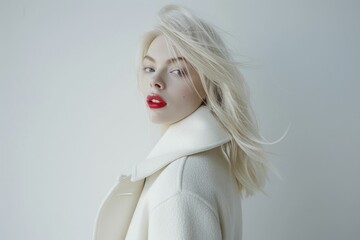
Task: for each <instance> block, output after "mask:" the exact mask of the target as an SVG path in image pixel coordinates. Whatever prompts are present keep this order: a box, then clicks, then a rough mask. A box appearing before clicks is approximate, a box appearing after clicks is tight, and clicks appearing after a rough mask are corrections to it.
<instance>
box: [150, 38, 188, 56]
mask: <svg viewBox="0 0 360 240" xmlns="http://www.w3.org/2000/svg"><path fill="white" fill-rule="evenodd" d="M175 59H178V60H183V61H185V62H186V59H185V58H184V57H183V56H182V55H181V54H180V52H179V51H178V50H177V49H176V48H175V47H174V46H173V45H172V44H171V42H170V40H168V39H167V38H166V37H165V36H163V35H159V36H157V37H156V38H155V39H154V40H153V41H152V42H151V44H150V46H149V48H148V50H147V52H146V55H145V56H144V60H149V61H155V62H167V63H169V62H172V61H175Z"/></svg>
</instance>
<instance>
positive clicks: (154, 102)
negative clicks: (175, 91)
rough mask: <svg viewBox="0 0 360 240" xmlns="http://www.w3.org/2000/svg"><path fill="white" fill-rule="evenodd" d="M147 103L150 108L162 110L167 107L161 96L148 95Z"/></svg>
mask: <svg viewBox="0 0 360 240" xmlns="http://www.w3.org/2000/svg"><path fill="white" fill-rule="evenodd" d="M146 102H147V104H148V106H149V107H150V108H162V107H165V106H166V102H165V101H164V99H162V98H161V97H160V96H159V95H148V96H147V98H146Z"/></svg>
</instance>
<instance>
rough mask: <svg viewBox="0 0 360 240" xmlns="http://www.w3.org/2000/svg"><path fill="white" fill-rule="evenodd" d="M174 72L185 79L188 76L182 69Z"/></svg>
mask: <svg viewBox="0 0 360 240" xmlns="http://www.w3.org/2000/svg"><path fill="white" fill-rule="evenodd" d="M173 72H175V74H176V75H178V76H180V77H183V76H185V75H186V71H184V70H182V69H176V70H174V71H173Z"/></svg>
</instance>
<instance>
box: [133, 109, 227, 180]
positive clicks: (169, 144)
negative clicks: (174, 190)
mask: <svg viewBox="0 0 360 240" xmlns="http://www.w3.org/2000/svg"><path fill="white" fill-rule="evenodd" d="M228 141H230V135H229V133H228V132H227V131H226V129H225V128H224V127H223V126H222V124H221V123H220V122H219V121H218V120H217V119H216V118H215V116H214V115H213V113H212V112H211V111H210V109H209V108H208V107H206V106H204V105H201V106H200V107H199V108H198V109H196V110H195V111H194V112H192V113H191V114H190V115H188V116H187V117H186V118H184V119H182V120H181V121H179V122H176V123H173V124H171V125H170V126H169V127H168V129H167V130H166V131H165V133H164V134H163V135H162V136H161V138H160V139H159V141H158V142H157V143H156V145H155V146H154V148H153V149H152V150H151V152H150V153H149V155H148V156H147V157H146V158H145V160H142V161H140V162H139V163H138V164H136V165H135V166H134V167H133V169H132V174H131V181H138V180H141V179H144V178H146V177H148V176H150V175H151V174H153V173H155V172H156V171H158V170H160V169H161V168H163V167H165V166H166V165H167V164H169V163H171V162H172V161H174V160H176V159H178V158H181V157H184V156H187V155H191V154H195V153H198V152H202V151H206V150H209V149H212V148H215V147H217V146H220V145H222V144H224V143H226V142H228Z"/></svg>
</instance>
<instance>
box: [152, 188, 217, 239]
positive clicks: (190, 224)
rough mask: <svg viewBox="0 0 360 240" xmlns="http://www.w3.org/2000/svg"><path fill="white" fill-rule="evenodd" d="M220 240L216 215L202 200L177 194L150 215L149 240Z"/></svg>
mask: <svg viewBox="0 0 360 240" xmlns="http://www.w3.org/2000/svg"><path fill="white" fill-rule="evenodd" d="M165 239H166V240H168V239H176V240H177V239H178V240H190V239H191V240H201V239H206V240H221V239H222V236H221V225H220V221H219V218H218V215H217V213H216V212H214V210H213V209H212V208H211V207H210V206H209V204H207V203H206V202H205V201H204V200H203V199H201V198H200V197H198V196H197V195H194V194H193V193H190V192H180V193H177V194H176V195H173V196H171V197H170V198H168V199H166V200H165V201H163V202H161V203H160V204H158V205H157V206H155V207H154V208H153V209H152V210H151V211H150V214H149V229H148V240H165Z"/></svg>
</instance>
